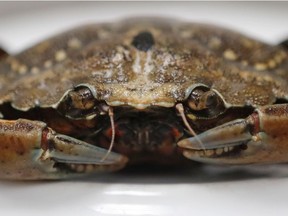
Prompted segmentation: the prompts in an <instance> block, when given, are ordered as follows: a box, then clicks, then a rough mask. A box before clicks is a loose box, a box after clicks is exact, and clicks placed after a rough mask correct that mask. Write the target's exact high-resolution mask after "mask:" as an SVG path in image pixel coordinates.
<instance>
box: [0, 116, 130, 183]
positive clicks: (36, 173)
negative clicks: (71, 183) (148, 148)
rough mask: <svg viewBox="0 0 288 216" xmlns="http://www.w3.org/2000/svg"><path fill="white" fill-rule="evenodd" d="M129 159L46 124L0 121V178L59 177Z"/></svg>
mask: <svg viewBox="0 0 288 216" xmlns="http://www.w3.org/2000/svg"><path fill="white" fill-rule="evenodd" d="M127 161H128V159H127V158H126V157H125V156H123V155H120V154H117V153H113V152H109V151H108V150H106V149H102V148H99V147H96V146H94V145H91V144H89V143H86V142H83V141H81V140H78V139H74V138H72V137H69V136H66V135H62V134H57V133H56V132H54V131H53V130H52V129H50V128H48V127H47V126H46V124H45V123H43V122H39V121H30V120H25V119H18V120H16V121H8V120H0V178H9V179H21V180H23V179H59V178H66V177H73V176H79V175H83V174H87V173H94V172H106V171H114V170H118V169H121V168H123V167H124V166H125V165H126V163H127Z"/></svg>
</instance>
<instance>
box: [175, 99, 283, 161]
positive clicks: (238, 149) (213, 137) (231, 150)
mask: <svg viewBox="0 0 288 216" xmlns="http://www.w3.org/2000/svg"><path fill="white" fill-rule="evenodd" d="M287 131H288V105H287V104H279V105H270V106H265V107H262V108H259V109H257V110H256V111H255V112H254V113H253V114H251V115H250V116H248V117H247V118H246V119H237V120H234V121H231V122H228V123H226V124H223V125H220V126H218V127H215V128H212V129H210V130H208V131H205V132H203V133H201V134H199V135H197V137H190V138H187V139H184V140H181V141H180V142H178V146H179V147H182V148H184V152H183V154H184V156H186V157H187V158H189V159H192V160H197V161H201V162H212V163H220V164H221V163H222V164H250V163H281V162H288V141H287V140H288V133H287Z"/></svg>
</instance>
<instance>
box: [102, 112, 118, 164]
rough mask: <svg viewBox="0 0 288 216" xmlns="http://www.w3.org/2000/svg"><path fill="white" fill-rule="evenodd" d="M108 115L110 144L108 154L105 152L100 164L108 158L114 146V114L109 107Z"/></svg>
mask: <svg viewBox="0 0 288 216" xmlns="http://www.w3.org/2000/svg"><path fill="white" fill-rule="evenodd" d="M108 115H109V118H110V122H111V129H112V137H111V142H110V146H109V149H108V152H107V153H106V155H105V156H104V157H103V158H102V160H101V162H103V161H105V160H106V158H107V157H108V155H109V154H110V153H111V151H112V148H113V145H114V140H115V124H114V113H113V109H112V107H109V109H108Z"/></svg>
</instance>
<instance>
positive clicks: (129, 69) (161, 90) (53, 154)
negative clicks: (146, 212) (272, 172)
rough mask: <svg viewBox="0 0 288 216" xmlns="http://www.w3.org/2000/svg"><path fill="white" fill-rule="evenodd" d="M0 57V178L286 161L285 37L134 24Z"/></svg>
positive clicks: (159, 22) (79, 33) (95, 28)
mask: <svg viewBox="0 0 288 216" xmlns="http://www.w3.org/2000/svg"><path fill="white" fill-rule="evenodd" d="M0 58H1V61H0V72H1V73H0V112H1V119H0V178H4V179H20V180H29V179H30V180H31V179H59V178H68V177H74V176H83V175H86V174H93V173H102V172H111V171H116V170H120V169H122V168H124V167H126V166H132V165H138V164H152V165H153V164H161V165H165V166H170V165H176V166H190V164H194V163H195V162H197V163H199V162H201V163H214V164H228V165H229V164H232V165H233V164H254V163H263V164H264V163H284V162H288V141H287V140H288V76H287V74H288V52H287V42H284V43H282V44H280V45H268V44H265V43H263V42H260V41H257V40H255V39H252V38H250V37H247V36H244V35H242V34H240V33H237V32H234V31H231V30H227V29H225V28H222V27H216V26H212V25H207V24H199V23H185V22H180V21H176V20H168V19H160V18H158V19H154V18H147V19H145V18H141V19H130V20H123V21H121V22H117V23H104V24H91V25H87V26H82V27H78V28H76V29H73V30H70V31H68V32H66V33H63V34H60V35H58V36H55V37H52V38H50V39H48V40H45V41H44V42H41V43H39V44H37V45H35V46H34V47H32V48H30V49H28V50H26V51H24V52H22V53H20V54H18V55H15V56H9V55H8V54H7V53H6V52H5V51H4V50H1V52H0Z"/></svg>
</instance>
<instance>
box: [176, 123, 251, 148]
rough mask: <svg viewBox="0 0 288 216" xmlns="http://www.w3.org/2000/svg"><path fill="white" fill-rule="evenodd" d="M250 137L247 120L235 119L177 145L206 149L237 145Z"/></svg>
mask: <svg viewBox="0 0 288 216" xmlns="http://www.w3.org/2000/svg"><path fill="white" fill-rule="evenodd" d="M251 138H252V135H251V134H250V132H249V130H248V124H247V121H246V120H245V119H237V120H235V121H231V122H229V123H226V124H223V125H221V126H219V127H216V128H213V129H211V130H208V131H205V132H203V133H201V134H199V135H197V137H190V138H188V139H184V140H181V141H180V142H179V143H178V145H179V146H180V147H182V148H187V149H194V150H208V149H218V148H224V147H234V146H238V145H241V144H243V143H246V142H247V141H249V140H251ZM203 147H204V148H203Z"/></svg>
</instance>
